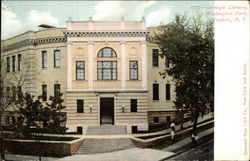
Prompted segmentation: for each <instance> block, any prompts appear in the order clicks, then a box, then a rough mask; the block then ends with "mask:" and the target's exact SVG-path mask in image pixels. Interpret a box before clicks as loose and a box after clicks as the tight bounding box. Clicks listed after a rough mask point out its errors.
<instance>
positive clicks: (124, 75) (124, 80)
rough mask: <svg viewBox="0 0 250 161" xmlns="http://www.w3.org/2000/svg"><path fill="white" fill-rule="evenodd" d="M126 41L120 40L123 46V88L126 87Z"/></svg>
mask: <svg viewBox="0 0 250 161" xmlns="http://www.w3.org/2000/svg"><path fill="white" fill-rule="evenodd" d="M125 45H126V42H125V41H122V42H120V46H121V89H125V88H126V68H127V67H126V64H127V62H126V46H125Z"/></svg>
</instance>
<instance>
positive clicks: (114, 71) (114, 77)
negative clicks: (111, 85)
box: [112, 69, 117, 79]
mask: <svg viewBox="0 0 250 161" xmlns="http://www.w3.org/2000/svg"><path fill="white" fill-rule="evenodd" d="M116 73H117V72H116V69H113V73H112V74H113V79H117V78H116Z"/></svg>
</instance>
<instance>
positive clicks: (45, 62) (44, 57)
mask: <svg viewBox="0 0 250 161" xmlns="http://www.w3.org/2000/svg"><path fill="white" fill-rule="evenodd" d="M47 67H48V55H47V51H42V68H47Z"/></svg>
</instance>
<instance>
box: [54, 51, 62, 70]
mask: <svg viewBox="0 0 250 161" xmlns="http://www.w3.org/2000/svg"><path fill="white" fill-rule="evenodd" d="M60 66H61V52H60V50H55V51H54V67H60Z"/></svg>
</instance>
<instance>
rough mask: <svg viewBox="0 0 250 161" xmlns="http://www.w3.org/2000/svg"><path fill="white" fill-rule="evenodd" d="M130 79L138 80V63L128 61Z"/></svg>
mask: <svg viewBox="0 0 250 161" xmlns="http://www.w3.org/2000/svg"><path fill="white" fill-rule="evenodd" d="M129 64H130V79H131V80H137V79H138V61H130V63H129Z"/></svg>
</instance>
